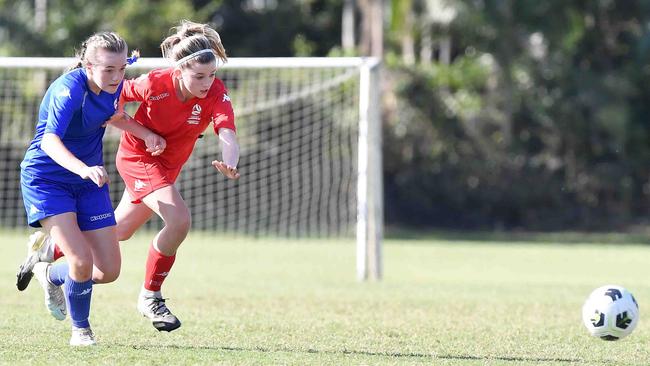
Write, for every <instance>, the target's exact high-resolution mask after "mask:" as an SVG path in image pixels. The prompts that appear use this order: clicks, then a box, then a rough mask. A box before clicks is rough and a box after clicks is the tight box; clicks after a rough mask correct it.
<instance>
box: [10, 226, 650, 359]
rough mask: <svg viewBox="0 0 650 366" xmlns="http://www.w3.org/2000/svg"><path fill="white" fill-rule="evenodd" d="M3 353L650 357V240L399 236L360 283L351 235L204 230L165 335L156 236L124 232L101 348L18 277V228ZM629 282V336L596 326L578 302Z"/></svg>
mask: <svg viewBox="0 0 650 366" xmlns="http://www.w3.org/2000/svg"><path fill="white" fill-rule="evenodd" d="M0 234H2V238H3V255H2V256H1V257H0V271H1V272H0V309H2V319H1V320H0V362H1V363H5V364H56V365H68V364H79V363H87V364H108V365H132V364H156V365H167V364H170V365H176V364H247V365H260V364H262V365H264V364H273V365H275V364H295V365H305V364H318V365H321V364H329V365H342V364H353V365H398V364H399V365H401V364H405V365H415V364H427V365H431V364H435V365H647V364H650V349H648V347H647V345H648V343H649V342H650V326H649V325H648V323H646V322H645V321H644V316H645V313H644V311H645V309H646V304H650V287H649V281H648V280H649V279H650V266H649V265H648V261H649V260H648V258H650V247H646V246H643V245H625V244H621V243H620V240H619V241H618V242H619V243H618V244H616V245H606V244H597V245H596V244H588V243H579V242H577V241H575V240H572V241H571V243H572V244H571V245H566V244H565V245H563V244H553V243H543V242H539V241H535V242H516V241H507V242H503V241H499V242H496V241H492V242H491V241H463V240H461V239H459V238H454V239H453V240H435V239H431V238H419V239H418V238H412V239H409V240H403V241H400V240H397V239H390V240H388V241H387V242H386V243H385V246H384V255H385V260H384V268H385V276H384V279H383V281H381V282H375V283H358V282H357V281H356V280H355V268H354V265H355V264H354V263H355V258H354V253H355V250H354V243H353V241H351V240H350V241H338V242H336V241H327V240H311V241H310V240H302V241H296V240H291V241H289V240H278V239H273V240H271V239H269V240H245V239H233V238H227V237H211V236H205V235H194V236H192V237H190V238H188V240H187V242H186V243H185V244H184V245H183V247H182V248H181V251H180V252H179V256H178V258H177V261H176V265H175V267H174V270H173V271H172V274H171V275H170V276H169V278H168V279H167V282H166V284H165V289H164V290H165V291H164V294H165V296H166V297H169V298H170V299H169V300H168V304H169V306H170V308H171V309H172V310H173V311H174V312H175V314H176V315H177V316H178V317H179V318H180V319H181V320H182V321H183V326H182V327H181V328H180V329H179V330H177V331H174V332H172V333H159V332H157V331H155V330H154V329H153V327H151V325H150V324H149V323H147V322H146V321H145V320H144V318H142V317H141V316H140V315H139V314H138V313H137V311H136V310H135V300H136V297H137V294H138V291H139V288H140V285H141V281H142V276H143V271H144V269H143V267H144V259H145V254H146V251H147V242H148V240H149V239H150V236H149V235H139V236H138V237H136V238H134V239H131V240H130V241H128V242H126V243H124V244H123V245H122V252H123V260H124V262H123V270H122V275H121V277H120V278H119V279H118V281H116V282H115V283H113V284H109V285H100V286H96V287H95V290H94V292H93V294H94V295H93V305H92V311H91V323H92V325H93V329H94V331H95V333H96V335H97V338H98V342H99V346H98V347H94V348H90V349H71V348H70V347H69V346H67V342H68V338H69V327H70V323H69V320H66V321H63V322H58V321H56V320H54V319H53V318H51V317H50V315H49V314H48V313H47V312H46V310H45V308H44V306H43V300H42V292H41V289H40V287H39V286H38V284H37V283H36V282H34V283H32V285H30V287H29V288H28V289H27V290H26V291H25V292H24V293H21V292H18V291H17V290H16V288H15V285H14V280H15V275H14V272H15V269H16V266H17V265H18V264H19V263H20V261H21V260H22V258H23V255H24V253H23V251H24V244H23V243H24V241H25V238H26V235H25V233H23V232H12V231H4V232H2V233H0ZM608 283H615V284H620V285H623V286H625V287H627V288H628V289H630V290H631V291H632V292H633V293H634V295H635V296H636V298H637V300H638V302H639V304H640V307H641V322H640V323H639V326H638V327H637V329H636V330H635V332H634V333H633V334H632V335H631V336H630V337H628V338H626V339H624V340H621V341H618V342H605V341H601V340H599V339H595V338H592V337H589V336H588V335H587V333H586V330H585V329H584V328H583V326H582V323H581V320H580V308H581V306H582V303H583V301H584V299H585V298H586V296H587V295H588V294H589V293H590V292H591V290H593V289H594V288H596V287H598V286H600V285H604V284H608Z"/></svg>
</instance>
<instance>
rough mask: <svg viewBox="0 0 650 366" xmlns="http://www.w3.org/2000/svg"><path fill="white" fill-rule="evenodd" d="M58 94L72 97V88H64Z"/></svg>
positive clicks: (60, 96) (63, 96)
mask: <svg viewBox="0 0 650 366" xmlns="http://www.w3.org/2000/svg"><path fill="white" fill-rule="evenodd" d="M56 96H57V97H59V98H70V89H68V88H63V89H61V90H60V91H59V92H58V93H57V94H56Z"/></svg>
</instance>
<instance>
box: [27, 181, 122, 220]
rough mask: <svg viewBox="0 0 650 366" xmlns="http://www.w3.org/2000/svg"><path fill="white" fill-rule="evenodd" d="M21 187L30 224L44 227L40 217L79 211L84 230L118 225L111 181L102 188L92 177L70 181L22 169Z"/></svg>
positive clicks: (78, 217) (78, 215) (78, 214)
mask: <svg viewBox="0 0 650 366" xmlns="http://www.w3.org/2000/svg"><path fill="white" fill-rule="evenodd" d="M20 188H21V191H22V193H23V202H24V204H25V211H26V212H27V222H28V223H29V226H31V227H41V223H40V220H43V219H44V218H47V217H50V216H55V215H59V214H62V213H66V212H76V213H77V223H78V224H79V229H81V231H89V230H97V229H101V228H104V227H107V226H114V225H115V212H114V211H113V205H112V203H111V197H110V195H109V191H108V184H105V185H104V186H102V187H101V188H99V187H97V185H96V184H95V183H93V182H92V181H90V180H88V181H87V182H83V183H79V184H67V183H60V182H55V181H52V180H48V179H44V178H41V177H37V176H34V175H32V174H30V173H26V172H21V174H20Z"/></svg>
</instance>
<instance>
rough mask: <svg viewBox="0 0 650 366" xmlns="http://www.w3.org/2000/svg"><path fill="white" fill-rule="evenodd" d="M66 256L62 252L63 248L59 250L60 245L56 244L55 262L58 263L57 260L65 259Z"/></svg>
mask: <svg viewBox="0 0 650 366" xmlns="http://www.w3.org/2000/svg"><path fill="white" fill-rule="evenodd" d="M64 255H65V254H63V251H61V248H59V246H58V245H56V244H54V261H55V262H56V260H57V259H59V258H61V257H63V256H64Z"/></svg>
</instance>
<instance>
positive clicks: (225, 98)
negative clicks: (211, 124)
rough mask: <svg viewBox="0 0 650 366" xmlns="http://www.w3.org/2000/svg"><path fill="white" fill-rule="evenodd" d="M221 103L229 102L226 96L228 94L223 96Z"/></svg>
mask: <svg viewBox="0 0 650 366" xmlns="http://www.w3.org/2000/svg"><path fill="white" fill-rule="evenodd" d="M221 102H230V97H229V96H228V94H224V95H223V100H222V101H221Z"/></svg>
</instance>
